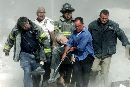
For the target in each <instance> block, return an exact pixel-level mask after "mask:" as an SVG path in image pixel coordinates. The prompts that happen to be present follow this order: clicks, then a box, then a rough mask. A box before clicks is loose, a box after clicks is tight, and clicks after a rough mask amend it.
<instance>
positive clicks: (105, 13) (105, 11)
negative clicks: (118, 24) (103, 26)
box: [100, 9, 109, 15]
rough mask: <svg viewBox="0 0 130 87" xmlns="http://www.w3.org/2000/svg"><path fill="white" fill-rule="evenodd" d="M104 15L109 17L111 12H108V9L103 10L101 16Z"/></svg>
mask: <svg viewBox="0 0 130 87" xmlns="http://www.w3.org/2000/svg"><path fill="white" fill-rule="evenodd" d="M102 13H103V14H104V15H109V11H108V10H106V9H103V10H101V12H100V15H101V14H102Z"/></svg>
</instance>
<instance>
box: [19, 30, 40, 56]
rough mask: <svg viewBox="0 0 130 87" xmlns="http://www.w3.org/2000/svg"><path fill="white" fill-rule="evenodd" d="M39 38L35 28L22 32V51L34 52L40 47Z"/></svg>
mask: <svg viewBox="0 0 130 87" xmlns="http://www.w3.org/2000/svg"><path fill="white" fill-rule="evenodd" d="M38 46H39V45H38V40H37V39H36V35H35V33H34V32H33V30H32V29H31V28H30V29H29V30H26V31H25V30H24V31H22V33H21V51H22V52H26V53H30V54H33V53H34V52H36V50H37V49H38Z"/></svg>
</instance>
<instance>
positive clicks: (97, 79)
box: [90, 57, 111, 87]
mask: <svg viewBox="0 0 130 87" xmlns="http://www.w3.org/2000/svg"><path fill="white" fill-rule="evenodd" d="M110 63H111V57H107V58H105V59H100V58H95V60H94V62H93V66H92V73H91V78H90V85H91V86H90V87H95V86H92V85H93V83H95V85H96V87H108V73H109V68H110ZM91 82H93V83H91Z"/></svg>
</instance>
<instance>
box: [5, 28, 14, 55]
mask: <svg viewBox="0 0 130 87" xmlns="http://www.w3.org/2000/svg"><path fill="white" fill-rule="evenodd" d="M15 39H16V26H15V27H14V28H13V29H12V31H11V32H10V34H9V36H8V38H7V41H6V42H5V45H4V49H3V52H5V55H6V56H8V55H9V52H10V49H11V48H12V47H13V45H14V41H15Z"/></svg>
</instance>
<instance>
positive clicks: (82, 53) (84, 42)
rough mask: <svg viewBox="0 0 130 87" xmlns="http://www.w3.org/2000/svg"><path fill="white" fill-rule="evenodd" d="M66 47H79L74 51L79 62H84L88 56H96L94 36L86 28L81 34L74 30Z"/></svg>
mask: <svg viewBox="0 0 130 87" xmlns="http://www.w3.org/2000/svg"><path fill="white" fill-rule="evenodd" d="M66 45H67V46H68V47H77V49H76V50H75V51H74V54H75V58H76V59H77V60H84V59H85V58H86V57H87V56H88V54H91V55H92V56H94V50H93V46H92V36H91V34H90V32H89V31H88V29H87V28H86V27H84V28H83V30H82V31H81V32H80V33H77V32H76V30H74V32H73V34H72V35H71V36H70V38H69V40H68V42H67V44H66Z"/></svg>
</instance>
